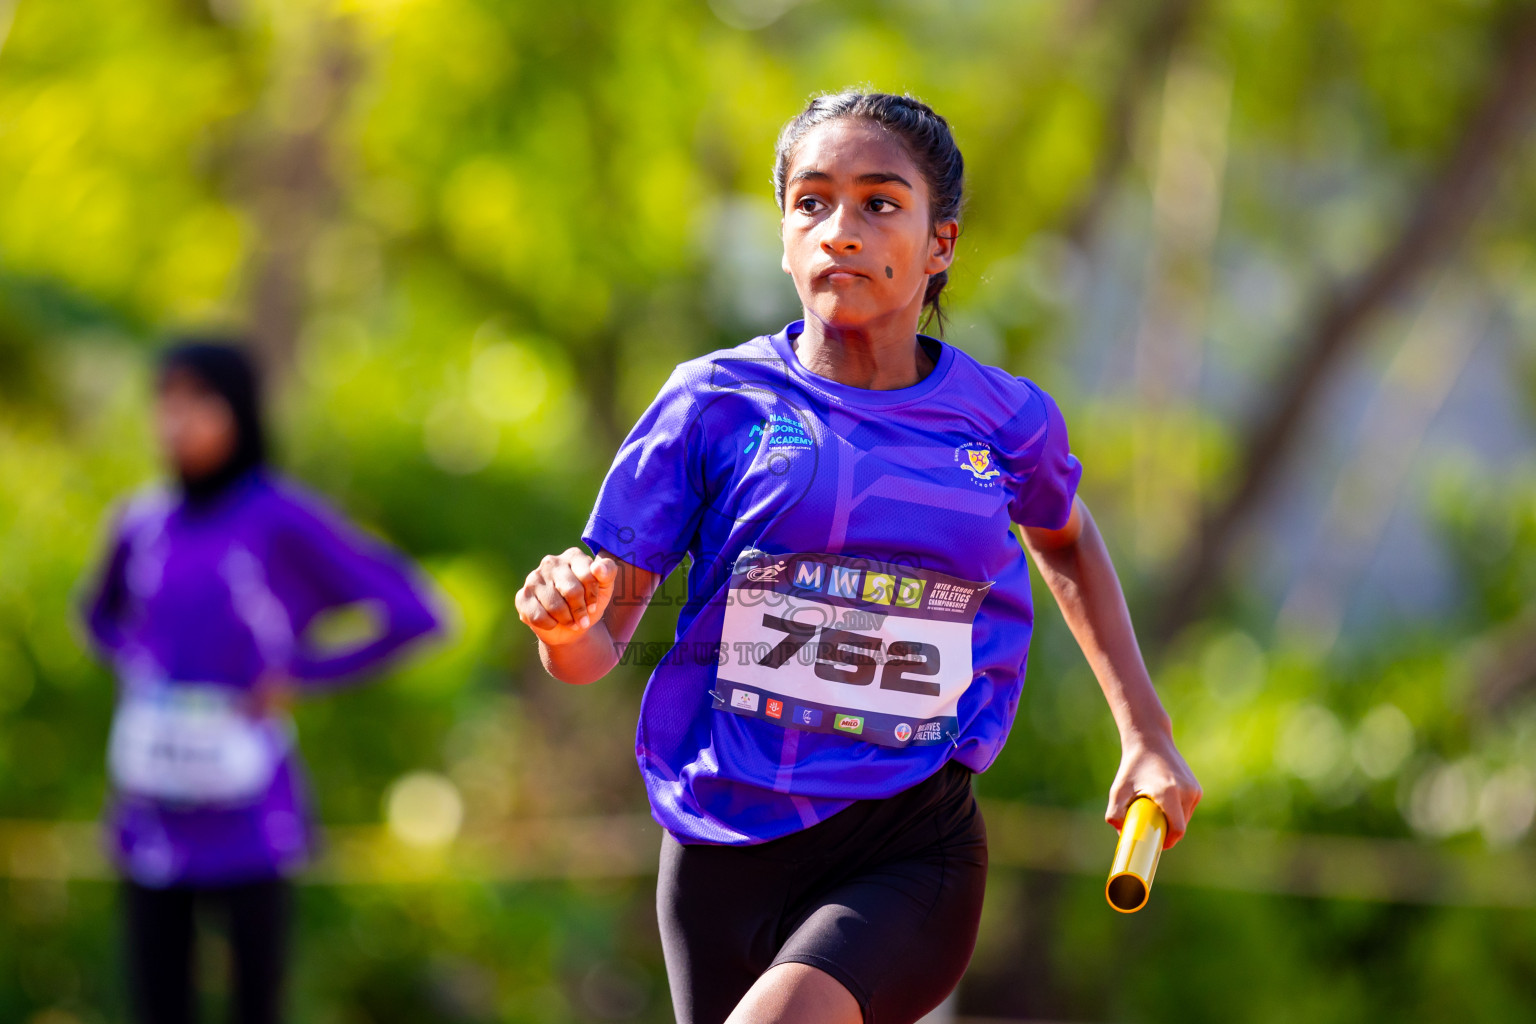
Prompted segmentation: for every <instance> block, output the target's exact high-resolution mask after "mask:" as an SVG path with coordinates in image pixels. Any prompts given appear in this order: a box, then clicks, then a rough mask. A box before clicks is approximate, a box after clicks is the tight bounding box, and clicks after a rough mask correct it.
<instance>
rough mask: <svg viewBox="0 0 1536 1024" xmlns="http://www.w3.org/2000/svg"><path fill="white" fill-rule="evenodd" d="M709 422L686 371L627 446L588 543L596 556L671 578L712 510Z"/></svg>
mask: <svg viewBox="0 0 1536 1024" xmlns="http://www.w3.org/2000/svg"><path fill="white" fill-rule="evenodd" d="M705 451H706V445H705V438H704V436H703V421H702V417H701V416H700V415H699V411H698V405H697V403H696V402H695V401H694V398H693V394H692V392H691V390H690V388H689V384H688V379H687V377H686V375H685V374H684V372H683V370H682V369H681V368H679V369H678V370H676V371H674V372H673V374H672V376H671V377H670V378H668V380H667V382H666V384H664V385H663V386H662V388H661V391H660V392H659V393H658V394H657V395H656V399H655V400H654V401H653V402H652V403H651V405H650V407H649V408H648V409H646V410H645V412H644V414H642V415H641V417H640V420H639V422H637V423H636V424H635V425H634V428H633V429H631V430H630V432H629V436H628V437H626V438H625V439H624V443H623V444H621V445H620V446H619V451H618V454H617V455H615V456H614V459H613V465H612V466H611V467H610V468H609V470H608V475H607V476H606V477H604V479H603V486H602V489H601V490H600V491H599V492H598V495H597V503H596V505H595V506H594V507H593V509H592V515H591V517H590V518H588V520H587V525H586V528H585V529H584V530H582V534H581V539H582V541H583V542H584V543H586V545H587V546H588V547H589V548H591V549H592V552H593V553H594V554H595V553H597V552H598V551H599V550H604V549H605V550H607V551H608V552H609V553H610V554H612V555H613V556H614V557H615V558H618V559H620V560H622V561H625V562H628V563H629V564H631V565H636V566H639V567H640V568H642V569H646V570H648V571H650V572H654V573H657V574H659V575H662V576H666V575H667V574H669V573H671V571H672V570H673V569H674V568H676V566H677V563H678V562H680V561H681V560H682V558H683V555H684V554H685V553H686V552H687V551H688V549H689V547H690V546H691V545H692V544H693V540H694V538H695V536H696V535H697V534H698V530H699V525H700V522H701V520H702V519H703V515H704V510H705V507H706V505H707V501H706V498H705V486H704V479H705V467H704V457H705Z"/></svg>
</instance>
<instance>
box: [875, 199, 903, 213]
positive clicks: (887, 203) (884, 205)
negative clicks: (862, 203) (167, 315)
mask: <svg viewBox="0 0 1536 1024" xmlns="http://www.w3.org/2000/svg"><path fill="white" fill-rule="evenodd" d="M869 208H870V210H871V211H873V212H875V213H888V212H890V211H892V210H899V209H901V207H899V206H897V205H896V200H894V199H890V198H887V197H886V196H875V197H874V198H873V199H871V200H870V201H869Z"/></svg>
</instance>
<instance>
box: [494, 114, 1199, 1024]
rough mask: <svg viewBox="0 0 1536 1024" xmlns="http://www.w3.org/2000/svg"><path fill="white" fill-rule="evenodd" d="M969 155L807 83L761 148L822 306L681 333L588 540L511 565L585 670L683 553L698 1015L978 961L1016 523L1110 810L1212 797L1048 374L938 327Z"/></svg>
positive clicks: (741, 1013) (676, 925)
mask: <svg viewBox="0 0 1536 1024" xmlns="http://www.w3.org/2000/svg"><path fill="white" fill-rule="evenodd" d="M962 176H963V165H962V161H961V157H960V151H959V150H958V149H957V148H956V146H955V142H954V140H953V138H952V137H951V135H950V131H949V126H948V125H947V124H946V123H945V121H944V119H943V118H941V117H940V116H939V115H938V114H936V113H934V112H933V111H932V110H931V109H930V108H929V107H927V106H926V105H924V104H922V103H920V102H918V101H916V100H913V99H911V98H909V97H903V96H891V95H885V94H879V93H874V94H858V93H844V94H840V95H832V96H822V97H819V98H817V99H815V100H812V101H811V103H810V105H809V106H808V107H807V108H806V109H805V111H803V112H802V113H801V114H800V115H799V116H797V117H796V118H795V119H794V120H792V121H791V122H790V123H789V124H788V125H787V126H786V127H785V129H784V132H783V133H782V135H781V136H780V137H779V144H778V152H777V158H776V165H775V168H774V185H775V191H776V194H777V198H778V200H779V204H780V208H781V210H782V211H783V222H782V225H783V226H782V236H783V242H784V270H785V271H786V272H787V273H788V274H789V275H790V276H791V277H792V278H793V279H794V282H795V288H796V290H797V291H798V292H799V296H800V301H801V303H802V305H803V306H804V310H805V316H804V320H803V321H797V322H795V323H792V324H790V325H789V326H787V327H786V328H784V329H783V330H782V331H780V332H779V333H778V334H775V335H773V336H772V337H760V338H755V339H753V340H752V341H749V342H747V343H746V344H743V345H739V346H737V347H736V348H732V349H725V350H721V351H718V352H714V353H711V354H709V355H707V356H703V357H701V358H698V359H694V360H690V361H689V362H686V363H683V364H682V365H680V366H679V367H678V368H677V370H676V372H674V373H673V375H672V377H671V378H670V379H669V380H668V381H667V383H666V385H665V386H664V387H663V388H662V390H661V393H660V394H659V395H658V396H657V398H656V400H655V402H654V403H653V404H652V405H651V407H650V408H649V409H648V410H647V411H646V413H645V415H644V416H642V417H641V419H640V422H639V423H638V424H636V426H635V428H634V430H633V431H632V432H631V433H630V435H629V437H628V439H627V440H626V441H625V442H624V444H623V446H622V447H621V448H620V449H619V453H618V456H617V457H616V458H615V460H614V463H613V467H612V469H611V470H610V471H609V473H608V476H607V478H606V479H605V480H604V482H603V487H602V491H601V493H600V494H599V496H598V499H597V505H596V508H595V509H594V511H593V513H592V517H591V519H590V520H589V522H588V523H587V527H586V529H585V530H584V531H583V534H582V539H583V541H585V543H586V544H587V545H588V546H589V547H590V548H591V549H592V551H593V552H594V554H595V557H592V556H589V555H587V554H586V553H585V552H583V551H581V550H580V549H578V548H570V549H568V550H567V551H565V552H564V553H563V554H560V555H550V556H547V557H545V558H544V559H543V561H542V562H541V563H540V564H539V567H538V568H537V569H535V570H534V571H533V572H532V573H530V574H529V575H528V579H527V582H526V585H525V586H524V587H523V588H522V589H521V590H520V591H519V592H518V595H517V607H518V611H519V614H520V615H521V617H522V619H523V621H524V622H525V623H527V624H528V625H529V626H530V627H531V628H532V629H533V631H534V633H535V634H536V635H537V636H538V639H539V643H540V652H541V655H542V657H543V659H544V664H545V666H546V667H547V668H548V669H549V671H550V673H551V674H552V675H554V676H555V677H556V678H559V679H562V680H565V681H566V682H571V683H587V682H591V681H593V680H595V679H598V678H599V677H601V676H602V675H604V674H605V673H606V672H608V670H609V669H611V668H612V667H613V666H614V664H615V663H616V661H617V659H618V657H619V645H621V644H623V643H625V642H627V641H628V640H629V638H630V636H631V635H632V634H633V632H634V629H635V626H636V624H637V622H638V620H639V618H640V616H641V614H642V613H643V612H644V610H645V607H646V603H647V601H648V600H649V599H650V597H651V595H652V594H653V593H654V591H655V589H656V587H657V586H658V585H659V584H660V582H661V581H662V580H663V579H665V577H666V576H667V574H668V573H670V572H671V571H672V569H673V568H674V567H675V566H676V565H677V564H678V562H679V561H680V560H681V559H682V557H683V555H684V554H685V553H686V554H689V555H691V556H692V558H693V565H692V568H691V570H690V571H689V575H688V601H687V604H686V605H685V607H684V608H683V610H682V612H681V614H680V616H679V619H678V625H677V644H676V645H675V646H674V647H673V649H672V651H671V653H670V654H669V655H668V656H667V657H666V658H665V659H664V660H663V662H662V664H660V665H659V666H658V667H657V668H656V671H655V673H654V674H653V675H652V677H651V681H650V685H649V686H648V687H647V689H646V692H645V697H644V699H643V701H642V705H641V712H640V726H639V731H638V735H637V740H636V754H637V756H638V759H639V763H640V770H641V774H642V775H643V776H644V779H645V784H646V788H647V791H648V793H649V796H650V800H651V807H652V811H653V814H654V815H655V817H656V820H657V821H658V822H660V823H661V825H662V826H663V827H664V828H665V830H666V833H665V835H664V837H663V840H662V842H663V848H662V857H661V877H660V881H659V885H658V893H657V905H658V915H659V917H660V922H661V929H662V940H663V943H664V945H665V952H666V960H667V971H668V976H669V979H670V981H671V986H672V998H673V1003H674V1005H675V1007H676V1011H677V1018H678V1020H679V1021H681V1022H686V1024H704V1022H708V1024H717V1022H719V1021H723V1020H726V1019H727V1018H729V1020H730V1021H732V1022H749V1021H750V1022H764V1021H784V1022H795V1024H805V1022H857V1021H860V1020H862V1021H864V1022H866V1024H892V1022H901V1021H914V1020H917V1019H918V1018H920V1017H922V1016H923V1015H924V1014H925V1013H927V1012H928V1011H929V1010H931V1009H932V1008H933V1007H935V1006H936V1005H938V1003H939V1002H940V1001H942V1000H943V998H944V997H945V995H947V994H948V993H949V992H950V991H951V990H952V989H953V988H954V986H955V984H956V983H957V982H958V981H959V979H960V976H961V974H962V973H963V972H964V970H965V967H966V964H967V962H968V961H969V959H970V955H971V951H972V948H973V946H974V943H975V938H976V926H977V920H978V917H979V914H980V911H981V902H982V891H983V888H984V885H985V881H986V836H985V832H984V829H983V826H982V822H981V818H980V815H979V814H978V812H977V809H976V803H975V800H974V799H973V798H972V795H971V774H972V773H973V772H979V771H983V770H985V769H986V768H987V767H988V766H989V765H990V764H991V763H992V761H993V760H994V759H995V758H996V757H997V754H998V751H999V750H1000V748H1001V747H1002V744H1003V741H1004V739H1005V738H1006V737H1007V734H1008V729H1009V726H1010V724H1011V723H1012V721H1013V716H1014V712H1015V710H1016V709H1017V707H1018V701H1019V693H1020V687H1021V685H1022V682H1023V676H1024V665H1025V656H1026V654H1027V652H1028V648H1029V638H1030V631H1031V626H1032V623H1033V613H1032V610H1031V607H1030V590H1029V573H1028V568H1027V561H1026V559H1025V557H1024V552H1023V551H1022V550H1021V549H1020V546H1019V544H1018V542H1017V541H1016V540H1015V537H1014V534H1013V533H1012V531H1011V525H1012V524H1013V523H1018V524H1020V525H1022V526H1023V528H1024V538H1025V546H1026V547H1027V548H1028V549H1029V552H1030V554H1031V555H1032V556H1033V557H1034V560H1035V563H1036V565H1037V566H1038V567H1039V568H1040V571H1041V573H1042V574H1043V576H1044V577H1045V580H1046V582H1047V584H1048V585H1049V586H1050V589H1051V592H1052V594H1053V595H1054V596H1055V597H1056V599H1057V601H1058V602H1059V603H1060V605H1061V608H1062V612H1063V614H1064V615H1065V617H1066V619H1067V622H1068V624H1069V626H1070V627H1071V629H1072V631H1073V634H1074V635H1075V636H1076V637H1077V639H1078V642H1079V643H1080V644H1081V646H1082V648H1083V651H1084V653H1085V654H1086V655H1087V657H1088V660H1089V662H1090V664H1091V665H1092V667H1093V670H1094V672H1095V674H1096V675H1097V677H1098V680H1099V683H1100V685H1101V687H1102V688H1103V690H1104V693H1105V696H1106V697H1107V698H1108V700H1109V704H1110V709H1111V711H1112V712H1113V714H1114V717H1115V721H1116V724H1117V725H1118V726H1119V729H1120V737H1121V744H1122V751H1123V753H1122V759H1121V764H1120V770H1119V773H1118V774H1117V776H1116V778H1115V781H1114V785H1113V786H1112V787H1111V789H1110V795H1109V807H1108V811H1107V813H1106V818H1107V819H1108V820H1109V821H1110V822H1111V823H1112V824H1118V823H1119V822H1120V821H1121V820H1123V817H1124V814H1125V809H1126V807H1127V805H1128V804H1129V803H1130V801H1131V799H1132V798H1133V797H1134V796H1135V795H1137V794H1145V795H1147V796H1150V797H1152V798H1153V799H1155V800H1156V801H1157V803H1158V804H1159V805H1160V806H1161V807H1162V808H1163V809H1164V811H1166V812H1167V815H1168V821H1169V845H1172V843H1173V842H1176V841H1177V840H1178V839H1179V837H1180V836H1182V835H1183V833H1184V830H1185V826H1186V824H1187V823H1188V820H1189V815H1190V813H1191V812H1192V811H1193V810H1194V806H1195V804H1196V803H1197V802H1198V801H1199V799H1200V787H1199V785H1198V784H1197V783H1196V782H1195V779H1194V776H1193V775H1192V774H1191V773H1190V770H1189V768H1188V767H1187V766H1186V765H1185V763H1184V761H1183V759H1182V758H1181V757H1180V755H1179V753H1178V751H1177V749H1175V746H1174V742H1173V737H1172V731H1171V725H1170V722H1169V719H1168V716H1167V714H1166V713H1165V712H1164V711H1163V708H1162V706H1161V704H1160V703H1159V701H1158V698H1157V695H1156V693H1155V692H1154V690H1153V687H1152V683H1151V680H1150V679H1149V677H1148V675H1147V671H1146V668H1145V667H1144V665H1143V663H1142V659H1141V655H1140V652H1139V650H1138V648H1137V645H1136V639H1135V635H1134V634H1133V632H1132V629H1131V623H1130V619H1129V616H1128V615H1127V613H1126V607H1125V601H1124V598H1123V597H1122V595H1121V590H1120V585H1119V581H1118V579H1117V578H1116V576H1115V570H1114V567H1113V566H1112V565H1111V563H1110V559H1109V555H1108V554H1107V552H1106V551H1105V548H1104V543H1103V541H1102V539H1101V538H1100V536H1099V533H1098V531H1097V529H1096V528H1095V527H1094V523H1093V518H1092V517H1091V516H1090V515H1089V513H1088V509H1087V508H1086V506H1084V505H1083V503H1082V501H1081V500H1080V499H1077V498H1076V497H1075V495H1076V490H1077V482H1078V477H1079V475H1080V472H1081V468H1080V466H1079V465H1078V462H1077V460H1076V459H1075V458H1074V457H1073V456H1072V455H1071V453H1070V450H1069V448H1068V445H1067V434H1066V427H1065V426H1064V424H1063V422H1062V418H1061V414H1060V412H1059V411H1058V410H1057V408H1056V405H1055V403H1054V402H1052V400H1051V399H1050V397H1049V396H1048V395H1046V393H1045V392H1044V391H1042V390H1040V388H1038V387H1037V386H1036V385H1034V384H1033V383H1031V382H1030V381H1028V380H1025V379H1024V378H1021V377H1014V376H1013V375H1011V374H1009V373H1007V372H1006V371H1004V370H1000V369H998V368H996V367H991V366H986V365H983V364H981V363H979V362H977V361H976V360H974V359H972V358H971V357H970V356H968V355H966V354H965V353H964V352H961V351H960V350H959V349H956V348H954V347H953V346H951V345H946V344H944V343H942V342H940V341H937V340H935V339H933V338H929V337H925V336H923V335H920V334H919V333H918V323H919V317H920V316H921V315H922V313H923V311H924V309H925V308H928V307H934V308H936V307H937V305H938V300H939V293H940V292H941V291H942V290H943V288H944V284H945V281H946V280H947V276H948V267H949V264H950V261H951V260H952V259H953V257H954V251H955V250H954V246H955V237H956V234H957V232H958V228H959V214H960V201H961V186H962Z"/></svg>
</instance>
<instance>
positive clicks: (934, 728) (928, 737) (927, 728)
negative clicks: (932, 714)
mask: <svg viewBox="0 0 1536 1024" xmlns="http://www.w3.org/2000/svg"><path fill="white" fill-rule="evenodd" d="M917 738H918V739H920V740H924V741H926V742H932V741H934V740H940V739H943V738H944V730H943V729H942V728H941V727H940V726H939V723H938V722H924V723H923V724H922V725H919V726H918V727H917Z"/></svg>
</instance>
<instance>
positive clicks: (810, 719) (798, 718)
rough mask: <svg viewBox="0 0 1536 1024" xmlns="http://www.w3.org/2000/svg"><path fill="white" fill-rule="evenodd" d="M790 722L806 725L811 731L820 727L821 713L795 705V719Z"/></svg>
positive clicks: (817, 710) (815, 709) (814, 709)
mask: <svg viewBox="0 0 1536 1024" xmlns="http://www.w3.org/2000/svg"><path fill="white" fill-rule="evenodd" d="M792 721H794V722H796V723H798V724H799V725H808V726H810V727H811V728H813V729H817V728H820V727H821V711H820V710H819V709H817V708H802V707H800V706H799V705H798V704H797V705H795V717H794V718H793V719H792Z"/></svg>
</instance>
